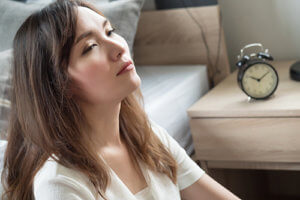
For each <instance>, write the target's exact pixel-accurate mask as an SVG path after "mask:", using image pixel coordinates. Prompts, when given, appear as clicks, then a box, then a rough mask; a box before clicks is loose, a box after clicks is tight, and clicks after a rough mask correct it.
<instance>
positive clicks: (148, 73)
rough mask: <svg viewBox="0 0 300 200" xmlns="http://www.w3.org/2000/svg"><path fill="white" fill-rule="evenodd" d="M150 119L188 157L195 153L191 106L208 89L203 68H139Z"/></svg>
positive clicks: (198, 66) (199, 66)
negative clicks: (173, 140) (191, 127)
mask: <svg viewBox="0 0 300 200" xmlns="http://www.w3.org/2000/svg"><path fill="white" fill-rule="evenodd" d="M136 71H137V73H138V75H139V76H140V78H141V81H142V84H141V91H142V93H143V96H144V103H145V110H146V113H147V114H148V116H149V117H150V118H151V119H152V120H154V121H155V122H157V123H158V124H159V125H161V126H163V127H164V128H165V129H166V130H167V131H168V133H169V134H170V135H171V136H172V137H173V138H174V139H175V140H177V141H178V142H179V144H180V145H181V146H182V147H183V148H184V149H185V150H186V152H187V153H188V154H192V152H193V143H192V136H191V132H190V128H189V118H188V115H187V113H186V110H187V108H188V107H190V106H191V105H192V104H193V103H194V102H196V101H197V100H198V99H199V98H200V97H201V96H203V95H204V94H205V93H206V92H207V91H208V90H209V83H208V78H207V68H206V66H204V65H168V66H166V65H163V66H157V65H155V66H153V65H145V66H136Z"/></svg>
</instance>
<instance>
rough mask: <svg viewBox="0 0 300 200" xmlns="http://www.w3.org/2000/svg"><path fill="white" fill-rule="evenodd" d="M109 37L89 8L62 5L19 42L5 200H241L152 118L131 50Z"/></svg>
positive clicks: (40, 16) (105, 24)
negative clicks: (191, 157)
mask: <svg viewBox="0 0 300 200" xmlns="http://www.w3.org/2000/svg"><path fill="white" fill-rule="evenodd" d="M113 31H114V29H113V28H112V25H111V24H110V22H109V21H108V20H107V19H106V18H105V16H104V15H103V14H101V12H99V11H97V10H96V9H95V8H94V7H93V6H92V5H90V4H88V3H85V2H81V1H79V0H74V1H68V0H61V1H57V2H54V3H52V4H50V5H48V6H47V7H46V8H44V9H42V10H41V11H38V12H36V13H34V14H32V15H31V16H30V17H28V18H27V19H26V21H25V22H24V23H23V24H22V26H21V27H20V29H19V30H18V32H17V33H16V36H15V38H14V44H13V48H14V51H13V54H14V55H13V57H14V66H13V70H12V73H13V90H12V103H11V104H12V112H11V119H10V126H9V130H8V132H9V138H8V145H7V150H6V153H5V163H4V170H3V172H2V184H3V185H4V188H5V191H6V193H5V197H6V198H7V199H14V200H16V199H22V200H31V199H37V200H48V199H49V200H53V199H56V200H73V199H74V200H75V199H76V200H92V199H93V200H96V199H109V200H114V199H117V200H120V199H162V200H166V199H172V200H175V199H180V198H183V199H190V200H193V199H238V198H237V197H236V196H234V195H233V194H232V193H231V192H229V191H228V190H226V189H225V188H224V187H222V186H221V185H219V184H218V183H216V182H215V181H214V180H212V179H211V178H210V177H209V176H208V175H207V174H205V173H204V171H203V170H202V169H200V168H199V167H198V166H197V165H196V164H195V163H194V162H193V161H192V160H191V159H190V158H189V157H188V156H187V154H186V153H185V151H184V150H183V149H182V148H181V147H180V146H179V145H178V143H177V142H176V141H175V140H174V139H172V138H171V137H170V136H169V135H168V133H167V132H166V130H165V129H163V128H162V127H160V126H159V125H157V124H156V123H155V122H153V121H152V120H149V119H148V118H147V115H146V114H145V112H144V110H143V107H142V106H141V105H140V104H139V100H141V102H142V101H143V99H142V95H141V92H140V89H139V86H140V83H141V80H140V78H139V76H138V75H137V73H136V71H135V68H134V65H133V63H132V58H131V56H130V51H129V48H128V45H127V43H126V41H125V40H124V38H123V37H121V36H120V35H118V34H116V33H114V32H113ZM130 64H132V65H130ZM126 66H127V68H125V70H123V69H124V67H126ZM122 70H123V71H122Z"/></svg>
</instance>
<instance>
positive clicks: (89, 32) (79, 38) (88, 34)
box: [75, 19, 108, 45]
mask: <svg viewBox="0 0 300 200" xmlns="http://www.w3.org/2000/svg"><path fill="white" fill-rule="evenodd" d="M107 23H108V20H107V19H106V20H105V21H104V22H103V24H102V27H103V28H104V27H105V26H106V24H107ZM93 34H94V32H93V31H87V32H85V33H82V34H81V35H80V36H79V37H78V38H77V40H76V42H75V45H76V44H77V43H78V42H79V41H80V40H82V39H83V38H86V37H89V36H91V35H93Z"/></svg>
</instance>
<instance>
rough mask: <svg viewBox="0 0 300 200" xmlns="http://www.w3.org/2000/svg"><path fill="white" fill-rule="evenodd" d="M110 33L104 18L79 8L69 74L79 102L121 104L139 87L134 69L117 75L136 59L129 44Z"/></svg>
mask: <svg viewBox="0 0 300 200" xmlns="http://www.w3.org/2000/svg"><path fill="white" fill-rule="evenodd" d="M111 30H112V26H111V24H110V22H109V21H107V19H106V18H105V17H103V16H101V15H99V14H98V13H96V12H94V11H93V10H91V9H89V8H86V7H81V6H80V7H78V17H77V28H76V36H75V42H74V45H73V47H72V49H71V53H70V60H69V66H68V73H69V75H70V77H71V79H72V80H73V81H74V84H76V87H75V88H77V89H74V92H75V94H76V96H78V97H79V99H80V100H83V101H85V102H89V103H95V104H96V103H112V102H120V101H121V100H122V99H123V98H125V97H126V96H127V95H128V94H130V93H132V92H133V91H134V90H136V89H137V88H138V87H139V86H140V83H141V80H140V77H139V76H138V75H137V73H136V70H135V68H133V69H131V70H129V71H126V72H125V73H121V74H119V75H117V74H118V72H119V71H120V70H121V68H122V66H123V65H124V64H125V63H126V62H127V61H131V62H132V63H133V60H132V59H131V56H130V51H129V47H128V44H127V42H126V41H125V40H124V38H123V37H121V36H120V35H118V34H116V33H115V32H111ZM133 64H134V63H133Z"/></svg>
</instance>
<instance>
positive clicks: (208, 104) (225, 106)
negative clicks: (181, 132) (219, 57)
mask: <svg viewBox="0 0 300 200" xmlns="http://www.w3.org/2000/svg"><path fill="white" fill-rule="evenodd" d="M294 62H295V61H276V62H275V61H273V62H270V63H271V64H272V65H273V66H274V67H275V69H276V70H277V72H278V75H279V84H278V87H277V90H276V91H275V93H274V94H273V95H272V96H271V97H270V98H269V99H267V100H251V101H248V97H247V96H246V94H245V93H244V92H243V91H242V90H241V89H240V88H239V87H238V84H237V70H236V71H234V72H233V73H232V74H231V75H230V76H228V77H227V78H226V79H225V80H224V81H223V82H221V83H220V84H218V85H217V86H216V87H215V88H213V89H212V90H211V91H210V92H209V93H208V94H207V95H205V96H204V97H202V98H201V99H200V100H199V101H198V102H196V103H195V104H194V105H192V106H191V107H190V108H189V109H188V110H187V112H188V114H189V116H190V117H191V118H200V117H276V116H280V117H299V116H300V82H297V81H294V80H292V79H290V75H289V67H290V66H291V65H292V64H293V63H294Z"/></svg>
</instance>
